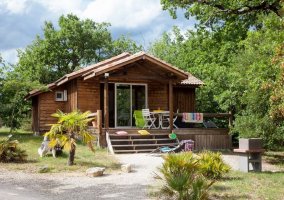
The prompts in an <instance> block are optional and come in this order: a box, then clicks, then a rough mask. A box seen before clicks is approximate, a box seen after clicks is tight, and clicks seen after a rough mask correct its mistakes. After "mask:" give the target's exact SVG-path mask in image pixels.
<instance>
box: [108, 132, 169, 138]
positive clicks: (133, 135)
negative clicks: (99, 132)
mask: <svg viewBox="0 0 284 200" xmlns="http://www.w3.org/2000/svg"><path fill="white" fill-rule="evenodd" d="M109 136H110V137H151V136H167V137H168V136H169V134H168V133H167V134H162V133H152V134H149V135H140V134H127V135H118V134H109Z"/></svg>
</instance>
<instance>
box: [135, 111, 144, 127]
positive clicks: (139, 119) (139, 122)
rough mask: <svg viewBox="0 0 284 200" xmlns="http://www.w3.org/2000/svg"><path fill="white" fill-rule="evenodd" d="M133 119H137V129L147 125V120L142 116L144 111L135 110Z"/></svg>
mask: <svg viewBox="0 0 284 200" xmlns="http://www.w3.org/2000/svg"><path fill="white" fill-rule="evenodd" d="M133 117H134V119H135V125H136V127H138V128H143V127H144V125H145V120H144V118H143V115H142V110H134V113H133Z"/></svg>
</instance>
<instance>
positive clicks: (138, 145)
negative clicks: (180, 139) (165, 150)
mask: <svg viewBox="0 0 284 200" xmlns="http://www.w3.org/2000/svg"><path fill="white" fill-rule="evenodd" d="M175 145H177V143H167V144H119V145H112V147H145V146H153V147H154V146H155V147H159V146H175Z"/></svg>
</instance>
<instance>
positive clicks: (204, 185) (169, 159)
mask: <svg viewBox="0 0 284 200" xmlns="http://www.w3.org/2000/svg"><path fill="white" fill-rule="evenodd" d="M229 170H230V167H229V166H228V165H227V164H225V163H224V161H223V160H222V156H221V154H220V153H214V152H210V151H206V152H202V153H201V154H200V155H196V154H193V153H192V152H182V153H178V154H168V155H167V156H165V157H164V163H163V165H162V167H161V168H160V169H159V171H160V173H161V175H157V178H158V179H160V180H162V181H163V187H162V189H161V194H162V195H166V196H168V197H171V198H174V199H178V200H189V199H190V200H205V199H208V196H209V188H210V187H211V186H212V185H213V184H214V183H215V182H216V181H217V180H218V179H220V178H221V177H222V175H223V174H224V173H227V172H229Z"/></svg>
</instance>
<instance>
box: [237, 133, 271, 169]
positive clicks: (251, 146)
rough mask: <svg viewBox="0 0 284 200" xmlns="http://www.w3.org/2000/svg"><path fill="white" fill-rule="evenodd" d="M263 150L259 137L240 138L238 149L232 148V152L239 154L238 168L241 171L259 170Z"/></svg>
mask: <svg viewBox="0 0 284 200" xmlns="http://www.w3.org/2000/svg"><path fill="white" fill-rule="evenodd" d="M264 151H265V150H264V149H262V141H261V139H259V138H252V139H240V140H239V149H234V152H236V153H238V155H239V170H240V171H243V172H250V171H253V172H261V171H262V164H261V161H262V159H261V157H262V154H263V152H264Z"/></svg>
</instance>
